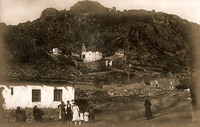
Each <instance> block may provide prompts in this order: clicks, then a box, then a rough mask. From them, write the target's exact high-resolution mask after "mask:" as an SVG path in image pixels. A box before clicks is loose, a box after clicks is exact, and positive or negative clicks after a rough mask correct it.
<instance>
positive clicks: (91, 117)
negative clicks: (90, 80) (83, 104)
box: [89, 106, 95, 122]
mask: <svg viewBox="0 0 200 127" xmlns="http://www.w3.org/2000/svg"><path fill="white" fill-rule="evenodd" d="M94 113H95V111H94V107H93V106H90V107H89V121H90V122H95V116H94Z"/></svg>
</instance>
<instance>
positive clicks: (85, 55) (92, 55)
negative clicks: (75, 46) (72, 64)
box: [81, 43, 102, 62]
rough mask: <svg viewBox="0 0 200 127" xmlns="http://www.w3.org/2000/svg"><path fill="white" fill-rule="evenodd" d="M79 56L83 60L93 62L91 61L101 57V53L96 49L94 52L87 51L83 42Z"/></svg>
mask: <svg viewBox="0 0 200 127" xmlns="http://www.w3.org/2000/svg"><path fill="white" fill-rule="evenodd" d="M81 58H82V59H83V60H84V62H93V61H96V60H100V59H101V58H102V53H100V52H98V51H96V52H92V51H89V52H87V51H86V48H85V44H84V43H83V44H82V53H81Z"/></svg>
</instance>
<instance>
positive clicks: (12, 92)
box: [11, 87, 14, 95]
mask: <svg viewBox="0 0 200 127" xmlns="http://www.w3.org/2000/svg"><path fill="white" fill-rule="evenodd" d="M13 92H14V91H13V87H11V95H13V94H14V93H13Z"/></svg>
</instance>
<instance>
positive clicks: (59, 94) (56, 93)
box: [54, 89, 62, 101]
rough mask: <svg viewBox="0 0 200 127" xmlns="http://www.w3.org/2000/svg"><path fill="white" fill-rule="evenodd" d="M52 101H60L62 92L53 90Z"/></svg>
mask: <svg viewBox="0 0 200 127" xmlns="http://www.w3.org/2000/svg"><path fill="white" fill-rule="evenodd" d="M54 101H62V90H61V89H54Z"/></svg>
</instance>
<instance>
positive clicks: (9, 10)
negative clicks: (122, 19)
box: [0, 0, 200, 25]
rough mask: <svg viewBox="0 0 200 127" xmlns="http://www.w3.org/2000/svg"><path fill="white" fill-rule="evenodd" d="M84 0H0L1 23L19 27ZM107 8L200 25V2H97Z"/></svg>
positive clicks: (197, 0)
mask: <svg viewBox="0 0 200 127" xmlns="http://www.w3.org/2000/svg"><path fill="white" fill-rule="evenodd" d="M78 1H82V0H0V22H4V23H6V24H7V25H17V24H18V23H20V22H26V21H28V20H29V21H33V20H35V19H37V18H39V17H40V14H41V12H42V11H43V10H44V9H45V8H48V7H53V8H56V9H57V10H63V9H66V10H69V8H70V7H71V6H73V5H74V4H75V3H77V2H78ZM97 1H98V2H99V3H100V4H102V5H103V6H105V7H109V8H112V7H113V6H115V7H116V8H117V10H120V11H123V10H124V9H126V10H129V9H145V10H148V11H151V10H155V11H156V12H160V11H162V12H165V13H168V14H175V15H178V16H179V17H181V18H183V19H186V20H188V21H190V22H195V23H198V24H200V0H97Z"/></svg>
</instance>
